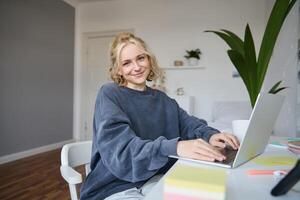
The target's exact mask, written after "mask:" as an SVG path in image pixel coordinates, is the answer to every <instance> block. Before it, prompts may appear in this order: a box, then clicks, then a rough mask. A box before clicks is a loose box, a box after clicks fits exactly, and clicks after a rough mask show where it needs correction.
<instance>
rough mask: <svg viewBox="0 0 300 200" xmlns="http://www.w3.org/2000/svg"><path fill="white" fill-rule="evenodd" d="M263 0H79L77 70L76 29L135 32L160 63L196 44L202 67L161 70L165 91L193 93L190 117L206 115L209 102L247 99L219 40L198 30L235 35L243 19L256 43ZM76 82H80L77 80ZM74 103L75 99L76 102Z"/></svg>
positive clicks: (241, 30) (264, 7)
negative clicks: (192, 107) (164, 79)
mask: <svg viewBox="0 0 300 200" xmlns="http://www.w3.org/2000/svg"><path fill="white" fill-rule="evenodd" d="M267 5H268V4H267V3H266V0H251V1H249V0H226V1H225V0H223V1H220V0H201V1H200V0H185V1H184V0H151V1H148V0H114V1H104V2H90V3H81V4H79V5H78V7H77V18H76V21H77V29H76V36H77V39H76V42H77V45H76V46H77V47H78V52H77V53H76V55H77V58H76V67H77V75H78V74H80V70H81V68H80V62H81V57H80V54H81V52H80V47H81V39H80V37H81V36H82V33H84V32H94V31H109V30H119V29H130V28H133V29H134V30H135V33H136V35H138V36H140V37H142V38H143V39H144V40H145V41H146V42H147V43H148V44H149V46H150V48H151V49H152V51H153V52H154V54H155V55H156V56H157V58H158V61H159V64H160V66H162V67H165V66H170V65H172V63H173V61H174V60H184V57H183V56H184V54H185V50H187V49H195V48H198V47H199V48H200V49H201V51H202V53H203V56H202V59H201V61H200V65H201V66H204V67H205V69H204V70H195V71H191V70H186V71H184V70H178V71H174V70H172V71H168V72H167V87H168V93H169V94H174V92H175V90H176V88H178V87H184V89H185V92H186V94H187V95H191V96H195V102H196V104H195V112H194V113H195V115H196V116H197V117H201V118H205V119H207V120H210V119H211V105H212V102H213V101H220V100H248V94H247V92H246V89H245V87H244V84H243V83H242V81H241V79H240V78H234V79H233V78H232V71H233V70H234V68H233V65H232V64H231V62H230V60H229V59H228V56H227V53H226V50H227V46H226V44H225V43H224V42H223V40H221V39H219V38H218V37H217V36H216V35H214V34H212V33H204V32H203V31H204V30H208V29H211V30H218V29H222V28H223V29H228V30H231V31H233V32H235V33H237V34H238V35H240V36H241V37H243V35H244V28H245V26H246V23H247V22H248V23H249V24H250V26H251V30H252V34H253V37H254V41H255V44H256V46H258V45H259V44H260V41H261V38H262V35H263V32H264V29H265V24H266V16H267V17H268V15H266V10H268V8H267ZM79 81H80V80H79ZM77 103H78V102H77Z"/></svg>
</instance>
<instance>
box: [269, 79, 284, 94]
mask: <svg viewBox="0 0 300 200" xmlns="http://www.w3.org/2000/svg"><path fill="white" fill-rule="evenodd" d="M281 82H282V81H278V82H277V83H275V84H274V85H273V87H272V88H271V89H270V91H269V93H271V94H276V93H278V92H280V91H281V90H284V89H286V88H288V87H281V88H278V87H279V85H280V84H281Z"/></svg>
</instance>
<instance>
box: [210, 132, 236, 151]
mask: <svg viewBox="0 0 300 200" xmlns="http://www.w3.org/2000/svg"><path fill="white" fill-rule="evenodd" d="M209 144H211V145H212V146H215V147H220V148H225V147H226V144H228V145H229V146H231V147H232V148H233V149H235V150H237V149H238V148H239V147H240V142H239V140H238V138H237V137H236V136H235V135H233V134H230V133H216V134H214V135H212V136H211V137H210V139H209Z"/></svg>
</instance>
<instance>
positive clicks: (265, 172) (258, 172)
mask: <svg viewBox="0 0 300 200" xmlns="http://www.w3.org/2000/svg"><path fill="white" fill-rule="evenodd" d="M287 173H288V170H257V169H251V170H248V171H247V174H248V175H276V174H282V175H285V174H287Z"/></svg>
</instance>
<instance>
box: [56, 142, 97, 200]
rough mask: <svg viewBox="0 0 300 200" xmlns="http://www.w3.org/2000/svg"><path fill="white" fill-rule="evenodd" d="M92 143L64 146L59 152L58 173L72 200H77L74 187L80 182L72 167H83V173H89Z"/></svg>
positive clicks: (76, 143) (79, 177)
mask: <svg viewBox="0 0 300 200" xmlns="http://www.w3.org/2000/svg"><path fill="white" fill-rule="evenodd" d="M91 151H92V141H84V142H75V143H70V144H65V145H64V146H63V148H62V150H61V166H60V173H61V175H62V177H63V178H64V179H65V180H66V182H67V183H68V184H69V189H70V195H71V199H72V200H78V196H77V190H76V185H77V184H79V183H81V182H82V176H81V174H80V173H78V172H77V171H75V170H74V167H77V166H80V165H85V173H86V175H88V173H89V172H90V160H91Z"/></svg>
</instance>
